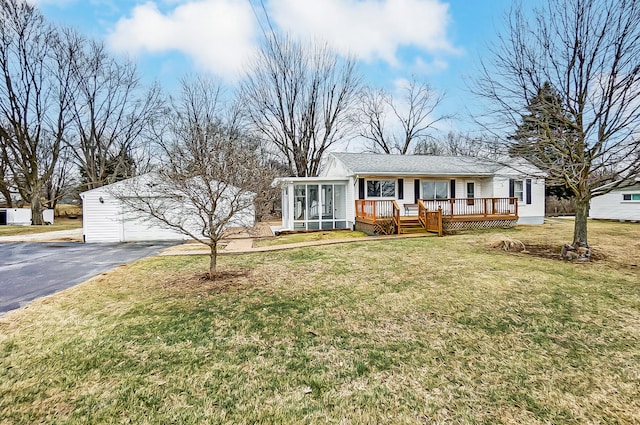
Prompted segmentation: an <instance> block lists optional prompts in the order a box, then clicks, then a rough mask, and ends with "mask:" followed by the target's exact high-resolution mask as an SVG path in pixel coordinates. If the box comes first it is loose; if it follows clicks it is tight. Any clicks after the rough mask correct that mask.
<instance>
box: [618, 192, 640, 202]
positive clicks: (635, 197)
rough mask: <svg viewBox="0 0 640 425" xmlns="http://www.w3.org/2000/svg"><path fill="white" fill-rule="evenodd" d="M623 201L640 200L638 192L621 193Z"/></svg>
mask: <svg viewBox="0 0 640 425" xmlns="http://www.w3.org/2000/svg"><path fill="white" fill-rule="evenodd" d="M622 200H623V201H640V193H625V194H623V195H622Z"/></svg>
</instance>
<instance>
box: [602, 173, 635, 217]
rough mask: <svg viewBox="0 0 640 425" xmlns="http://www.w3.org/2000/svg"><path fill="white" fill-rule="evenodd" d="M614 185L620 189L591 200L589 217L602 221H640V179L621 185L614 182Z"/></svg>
mask: <svg viewBox="0 0 640 425" xmlns="http://www.w3.org/2000/svg"><path fill="white" fill-rule="evenodd" d="M616 184H620V187H618V188H616V189H613V190H612V191H611V192H609V193H606V194H604V195H599V196H594V197H593V198H592V199H591V206H590V209H589V217H591V218H593V219H602V220H621V221H640V177H636V178H635V179H633V180H629V181H625V182H622V183H621V182H616ZM608 186H610V185H608Z"/></svg>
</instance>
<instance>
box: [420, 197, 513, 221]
mask: <svg viewBox="0 0 640 425" xmlns="http://www.w3.org/2000/svg"><path fill="white" fill-rule="evenodd" d="M421 201H422V203H423V204H424V206H425V208H426V209H427V210H428V211H435V210H437V209H442V215H444V216H449V217H452V216H483V217H489V216H497V215H499V216H511V217H518V198H513V197H512V198H447V199H422V200H421Z"/></svg>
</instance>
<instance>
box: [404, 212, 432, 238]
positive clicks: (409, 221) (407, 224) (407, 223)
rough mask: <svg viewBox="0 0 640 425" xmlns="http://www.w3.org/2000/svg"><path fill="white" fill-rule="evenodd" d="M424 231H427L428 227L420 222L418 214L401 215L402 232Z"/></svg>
mask: <svg viewBox="0 0 640 425" xmlns="http://www.w3.org/2000/svg"><path fill="white" fill-rule="evenodd" d="M424 232H426V229H425V228H424V227H423V226H422V223H420V220H419V219H418V216H417V215H415V216H401V217H400V232H399V233H400V234H407V233H424Z"/></svg>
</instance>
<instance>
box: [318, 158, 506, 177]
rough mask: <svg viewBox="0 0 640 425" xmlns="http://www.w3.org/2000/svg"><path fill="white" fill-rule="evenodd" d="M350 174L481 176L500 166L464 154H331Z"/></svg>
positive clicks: (498, 168) (492, 173)
mask: <svg viewBox="0 0 640 425" xmlns="http://www.w3.org/2000/svg"><path fill="white" fill-rule="evenodd" d="M330 156H333V157H334V158H335V159H336V160H337V161H340V162H342V163H343V164H344V166H345V167H346V168H347V170H348V171H349V172H350V173H349V174H350V175H388V176H431V175H433V176H436V175H437V176H483V175H487V176H489V175H494V174H495V173H496V172H497V171H498V170H500V169H501V168H504V166H503V165H501V164H499V163H497V162H493V161H489V160H484V159H479V158H473V157H467V156H432V155H383V154H370V153H331V154H330Z"/></svg>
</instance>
